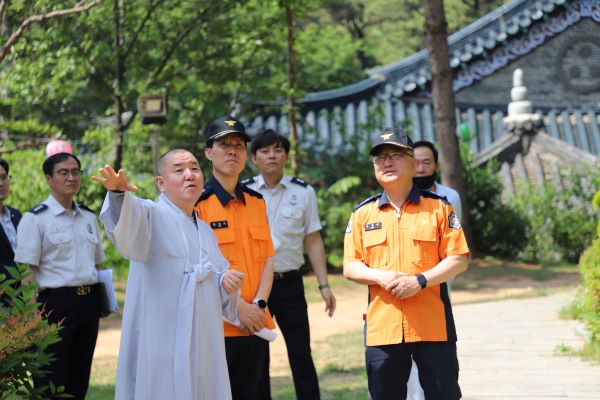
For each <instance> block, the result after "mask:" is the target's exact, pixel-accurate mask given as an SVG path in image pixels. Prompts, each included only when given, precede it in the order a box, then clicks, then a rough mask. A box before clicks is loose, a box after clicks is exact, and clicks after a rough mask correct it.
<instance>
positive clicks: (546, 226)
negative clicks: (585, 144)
mask: <svg viewBox="0 0 600 400" xmlns="http://www.w3.org/2000/svg"><path fill="white" fill-rule="evenodd" d="M599 184H600V174H598V172H595V173H594V172H586V171H579V172H577V171H574V172H572V173H571V174H570V175H569V176H568V177H567V179H564V180H563V187H562V188H560V189H558V188H556V187H555V186H554V185H552V184H550V183H547V184H546V185H545V187H544V188H543V190H541V189H540V188H539V187H531V186H521V187H519V188H518V189H517V196H516V198H515V199H514V200H513V202H512V206H513V207H514V208H515V209H517V210H520V212H522V213H523V214H525V215H526V216H527V218H528V220H529V226H528V228H527V233H526V236H525V239H526V241H525V243H526V244H525V247H524V249H523V253H522V254H521V257H522V258H523V259H524V260H525V261H534V262H538V261H541V262H554V261H558V260H564V261H568V262H572V263H576V262H577V261H578V260H579V257H580V256H581V254H582V253H583V251H584V250H585V249H586V247H588V246H589V245H590V244H591V242H592V240H593V238H594V236H595V233H596V232H595V231H596V224H597V221H598V216H599V212H598V211H597V210H596V211H595V210H594V209H593V208H592V206H591V200H592V197H593V196H594V191H595V188H597V187H598V186H599Z"/></svg>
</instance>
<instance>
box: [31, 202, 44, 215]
mask: <svg viewBox="0 0 600 400" xmlns="http://www.w3.org/2000/svg"><path fill="white" fill-rule="evenodd" d="M47 209H48V206H47V205H46V204H44V203H42V204H38V205H37V206H35V207H33V208H32V209H31V210H29V212H30V213H32V214H35V215H37V214H39V213H41V212H42V211H44V210H47Z"/></svg>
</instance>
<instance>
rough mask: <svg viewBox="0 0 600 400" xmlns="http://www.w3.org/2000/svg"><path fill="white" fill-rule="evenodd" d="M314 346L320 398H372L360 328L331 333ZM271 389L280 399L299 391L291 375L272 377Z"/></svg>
mask: <svg viewBox="0 0 600 400" xmlns="http://www.w3.org/2000/svg"><path fill="white" fill-rule="evenodd" d="M312 349H313V357H314V361H315V366H316V367H317V374H318V375H319V386H320V388H321V399H323V400H359V399H360V400H364V399H367V398H369V395H368V389H367V375H366V372H365V365H364V364H365V362H364V351H365V350H364V347H363V334H362V331H361V330H358V331H352V332H347V333H344V334H339V335H331V336H329V337H328V338H327V339H325V340H320V341H317V342H316V343H314V344H313V346H312ZM271 393H272V396H273V398H274V399H277V400H294V399H295V398H296V395H295V392H294V384H293V382H292V378H291V376H280V377H272V378H271Z"/></svg>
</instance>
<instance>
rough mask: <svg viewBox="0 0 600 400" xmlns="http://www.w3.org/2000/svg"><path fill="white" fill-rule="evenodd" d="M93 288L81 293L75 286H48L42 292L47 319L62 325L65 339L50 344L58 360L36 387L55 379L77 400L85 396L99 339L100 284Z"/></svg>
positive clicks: (62, 335) (62, 337)
mask: <svg viewBox="0 0 600 400" xmlns="http://www.w3.org/2000/svg"><path fill="white" fill-rule="evenodd" d="M92 289H93V290H92V291H91V292H90V293H88V294H85V295H78V294H77V293H76V290H75V288H64V289H63V288H61V289H47V290H44V291H43V292H41V293H40V294H39V296H38V302H40V303H42V306H41V307H42V310H43V312H44V315H45V318H46V319H47V320H48V322H49V323H51V324H57V323H60V325H61V329H60V330H59V336H60V338H61V341H60V342H58V343H55V344H52V345H50V346H48V348H47V350H46V351H47V353H48V354H52V355H53V357H54V361H52V362H51V363H50V365H49V366H48V367H47V370H48V371H49V374H47V376H46V377H44V378H42V379H36V380H35V382H34V384H35V386H36V387H41V386H44V385H49V382H50V381H52V383H53V384H54V386H56V387H58V386H64V388H65V393H68V394H70V395H72V396H73V398H75V399H76V400H83V399H85V395H86V393H87V390H88V385H89V381H90V372H91V369H92V358H93V356H94V348H95V347H96V339H97V338H98V322H99V318H98V294H97V293H96V286H92ZM61 321H62V322H61Z"/></svg>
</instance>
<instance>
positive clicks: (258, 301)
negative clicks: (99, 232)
mask: <svg viewBox="0 0 600 400" xmlns="http://www.w3.org/2000/svg"><path fill="white" fill-rule="evenodd" d="M252 303H254V304H256V305H257V306H258V308H260V309H261V310H264V309H265V308H267V302H266V301H264V300H263V299H254V300H253V301H252Z"/></svg>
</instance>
